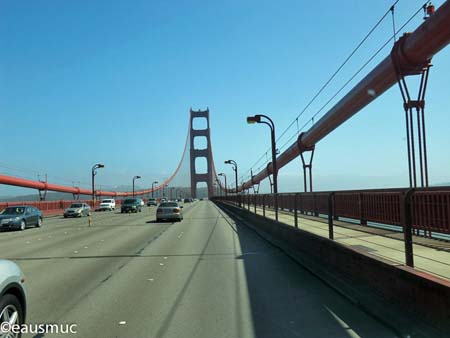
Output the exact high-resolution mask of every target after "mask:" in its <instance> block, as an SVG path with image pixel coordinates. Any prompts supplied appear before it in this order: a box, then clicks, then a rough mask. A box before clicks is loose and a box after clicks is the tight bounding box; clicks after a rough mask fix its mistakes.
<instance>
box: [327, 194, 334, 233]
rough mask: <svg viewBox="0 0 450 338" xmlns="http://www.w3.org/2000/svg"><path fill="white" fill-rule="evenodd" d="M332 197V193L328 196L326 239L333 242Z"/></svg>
mask: <svg viewBox="0 0 450 338" xmlns="http://www.w3.org/2000/svg"><path fill="white" fill-rule="evenodd" d="M333 197H334V192H332V193H330V194H329V195H328V238H329V239H332V240H334V231H333Z"/></svg>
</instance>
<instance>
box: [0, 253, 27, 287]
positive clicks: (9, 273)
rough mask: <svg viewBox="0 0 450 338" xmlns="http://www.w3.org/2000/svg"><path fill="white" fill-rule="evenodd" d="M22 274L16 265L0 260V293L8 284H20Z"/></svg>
mask: <svg viewBox="0 0 450 338" xmlns="http://www.w3.org/2000/svg"><path fill="white" fill-rule="evenodd" d="M21 276H22V272H21V271H20V268H19V267H18V266H17V264H16V263H14V262H12V261H8V260H4V259H0V292H1V291H2V289H3V287H5V286H6V285H8V284H9V283H13V282H16V283H17V284H21V283H20V278H21Z"/></svg>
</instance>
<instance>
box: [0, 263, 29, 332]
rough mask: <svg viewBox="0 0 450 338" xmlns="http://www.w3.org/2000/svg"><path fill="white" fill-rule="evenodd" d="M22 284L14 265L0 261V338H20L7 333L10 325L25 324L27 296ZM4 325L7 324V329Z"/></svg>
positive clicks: (18, 269) (21, 275) (21, 277)
mask: <svg viewBox="0 0 450 338" xmlns="http://www.w3.org/2000/svg"><path fill="white" fill-rule="evenodd" d="M24 283H25V278H24V276H23V273H22V271H21V270H20V268H19V266H18V265H17V264H16V263H14V262H12V261H9V260H0V337H12V338H13V337H20V335H17V334H13V333H12V332H8V331H11V327H12V325H19V326H20V325H23V324H24V323H25V316H26V310H27V301H26V299H27V296H26V291H25V285H24ZM4 323H8V327H9V329H8V327H7V326H5V324H4ZM5 329H8V331H6V330H5ZM2 330H5V331H6V332H3V331H2Z"/></svg>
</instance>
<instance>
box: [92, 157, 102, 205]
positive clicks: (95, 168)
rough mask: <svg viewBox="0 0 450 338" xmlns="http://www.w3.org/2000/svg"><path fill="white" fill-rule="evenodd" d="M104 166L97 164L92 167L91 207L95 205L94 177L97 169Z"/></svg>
mask: <svg viewBox="0 0 450 338" xmlns="http://www.w3.org/2000/svg"><path fill="white" fill-rule="evenodd" d="M104 167H105V165H103V164H100V163H97V164H95V165H94V166H93V167H92V171H91V173H92V207H94V203H95V175H97V169H100V168H104Z"/></svg>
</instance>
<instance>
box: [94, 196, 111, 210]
mask: <svg viewBox="0 0 450 338" xmlns="http://www.w3.org/2000/svg"><path fill="white" fill-rule="evenodd" d="M115 209H116V201H115V200H114V199H104V200H102V201H101V202H100V205H99V206H98V208H97V209H96V211H104V210H109V211H113V210H115Z"/></svg>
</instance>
